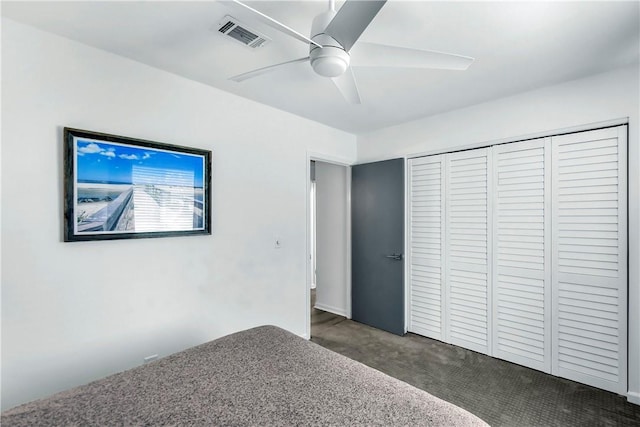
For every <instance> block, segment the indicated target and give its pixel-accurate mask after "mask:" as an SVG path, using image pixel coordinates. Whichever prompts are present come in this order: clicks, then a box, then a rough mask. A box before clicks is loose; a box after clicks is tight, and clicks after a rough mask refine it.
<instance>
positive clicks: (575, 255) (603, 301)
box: [552, 126, 627, 394]
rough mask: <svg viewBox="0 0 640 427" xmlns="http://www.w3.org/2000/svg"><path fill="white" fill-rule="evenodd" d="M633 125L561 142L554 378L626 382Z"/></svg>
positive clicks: (602, 384)
mask: <svg viewBox="0 0 640 427" xmlns="http://www.w3.org/2000/svg"><path fill="white" fill-rule="evenodd" d="M626 136H627V129H626V126H620V127H617V128H608V129H601V130H595V131H589V132H581V133H577V134H570V135H563V136H558V137H554V138H553V140H552V145H553V219H554V223H553V291H554V299H553V317H554V330H553V369H552V372H553V374H554V375H558V376H561V377H565V378H569V379H573V380H576V381H580V382H583V383H586V384H590V385H593V386H595V387H599V388H603V389H605V390H609V391H613V392H616V393H620V394H622V393H625V392H626V387H627V385H626V380H627V372H626V367H627V359H626V358H627V341H626V335H627V293H626V292H627V218H626V215H627V199H626V197H627V184H626V165H627V160H626V149H627V143H626Z"/></svg>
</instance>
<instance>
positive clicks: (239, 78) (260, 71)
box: [229, 56, 309, 82]
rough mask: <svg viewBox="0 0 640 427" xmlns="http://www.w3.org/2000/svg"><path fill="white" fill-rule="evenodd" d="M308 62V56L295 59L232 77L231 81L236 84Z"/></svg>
mask: <svg viewBox="0 0 640 427" xmlns="http://www.w3.org/2000/svg"><path fill="white" fill-rule="evenodd" d="M307 61H309V57H308V56H307V57H305V58H298V59H293V60H291V61H287V62H281V63H280V64H275V65H269V66H268V67H263V68H258V69H257V70H253V71H248V72H246V73H242V74H238V75H237V76H233V77H230V78H229V80H233V81H235V82H241V81H243V80H247V79H250V78H252V77H256V76H259V75H261V74H266V73H270V72H271V71H275V70H277V69H279V68H281V67H284V66H287V65H292V64H298V63H300V62H307Z"/></svg>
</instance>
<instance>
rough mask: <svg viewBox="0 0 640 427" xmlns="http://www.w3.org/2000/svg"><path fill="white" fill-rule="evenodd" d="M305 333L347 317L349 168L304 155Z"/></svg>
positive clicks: (310, 334) (348, 282)
mask: <svg viewBox="0 0 640 427" xmlns="http://www.w3.org/2000/svg"><path fill="white" fill-rule="evenodd" d="M308 170H309V182H308V187H307V188H308V193H307V194H308V205H307V206H308V218H307V231H308V245H309V246H308V249H307V250H308V266H309V268H308V274H307V278H308V283H307V294H308V298H307V302H308V310H309V311H308V312H309V317H308V318H309V329H308V334H309V335H308V336H309V337H311V336H313V328H316V327H327V326H330V325H333V324H335V323H337V322H340V321H343V320H345V319H346V318H350V317H351V242H350V240H351V237H350V236H351V220H350V218H351V207H350V191H351V169H350V167H349V166H348V165H346V164H341V163H336V162H332V161H326V160H323V159H318V158H310V159H309V168H308Z"/></svg>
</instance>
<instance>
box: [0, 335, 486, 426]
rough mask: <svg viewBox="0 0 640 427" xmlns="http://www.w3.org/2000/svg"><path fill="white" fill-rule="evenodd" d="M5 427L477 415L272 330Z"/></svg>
mask: <svg viewBox="0 0 640 427" xmlns="http://www.w3.org/2000/svg"><path fill="white" fill-rule="evenodd" d="M1 422H2V426H4V427H10V426H40V425H43V426H44V425H46V426H70V425H77V426H88V425H99V426H113V425H154V426H155V425H185V426H187V425H189V426H192V425H224V426H238V425H259V426H290V425H305V426H306V425H335V426H353V425H384V426H391V425H403V426H417V425H438V426H481V425H486V424H485V423H484V422H483V421H482V420H480V419H479V418H477V417H475V416H474V415H471V414H470V413H468V412H467V411H465V410H463V409H461V408H458V407H457V406H454V405H452V404H450V403H448V402H445V401H443V400H440V399H438V398H436V397H434V396H432V395H430V394H428V393H426V392H424V391H422V390H419V389H417V388H415V387H412V386H410V385H408V384H406V383H404V382H401V381H399V380H396V379H395V378H391V377H389V376H387V375H385V374H383V373H381V372H379V371H376V370H374V369H372V368H369V367H367V366H365V365H363V364H361V363H359V362H356V361H353V360H351V359H348V358H346V357H344V356H342V355H340V354H337V353H334V352H332V351H330V350H327V349H325V348H323V347H320V346H318V345H316V344H314V343H312V342H309V341H306V340H304V339H302V338H300V337H298V336H296V335H293V334H291V333H289V332H287V331H285V330H283V329H280V328H277V327H275V326H261V327H258V328H253V329H249V330H247V331H243V332H238V333H235V334H232V335H228V336H226V337H222V338H220V339H217V340H214V341H211V342H209V343H206V344H202V345H199V346H197V347H193V348H190V349H188V350H185V351H182V352H180V353H176V354H174V355H171V356H168V357H166V358H163V359H160V360H158V361H156V362H152V363H150V364H148V365H144V366H140V367H138V368H134V369H131V370H128V371H125V372H121V373H119V374H115V375H111V376H109V377H107V378H104V379H101V380H98V381H94V382H92V383H89V384H87V385H84V386H81V387H77V388H74V389H71V390H68V391H64V392H61V393H57V394H55V395H53V396H51V397H49V398H46V399H42V400H37V401H34V402H31V403H27V404H24V405H21V406H18V407H15V408H13V409H10V410H8V411H5V412H4V413H2V417H1Z"/></svg>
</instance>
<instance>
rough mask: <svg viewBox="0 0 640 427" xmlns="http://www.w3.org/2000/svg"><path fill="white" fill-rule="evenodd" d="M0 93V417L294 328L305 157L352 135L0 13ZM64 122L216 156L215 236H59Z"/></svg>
mask: <svg viewBox="0 0 640 427" xmlns="http://www.w3.org/2000/svg"><path fill="white" fill-rule="evenodd" d="M2 89H3V91H2V151H3V153H2V154H3V156H2V172H1V175H2V177H1V180H2V407H3V409H7V408H9V407H11V406H13V405H16V404H18V403H21V402H24V401H27V400H30V399H34V398H38V397H42V396H46V395H48V394H50V393H52V392H55V391H58V390H63V389H66V388H68V387H71V386H74V385H78V384H82V383H86V382H88V381H90V380H93V379H96V378H99V377H102V376H104V375H106V374H109V373H112V372H115V371H119V370H123V369H126V368H130V367H133V366H136V365H140V364H141V363H142V358H143V357H145V356H147V355H151V354H155V353H158V354H159V355H160V356H164V355H167V354H169V353H172V352H175V351H178V350H181V349H184V348H186V347H189V346H192V345H195V344H198V343H202V342H205V341H208V340H211V339H214V338H217V337H219V336H221V335H224V334H227V333H230V332H234V331H237V330H241V329H244V328H249V327H252V326H255V325H259V324H265V323H269V324H275V325H278V326H281V327H284V328H286V329H288V330H290V331H292V332H294V333H297V334H300V335H303V334H304V333H305V331H306V327H307V323H308V319H307V318H306V313H307V310H308V307H307V305H308V303H307V301H306V295H307V289H306V261H307V260H306V259H305V253H306V210H307V206H306V200H307V195H306V188H307V181H308V178H307V161H308V160H307V152H308V151H310V150H311V151H313V152H318V153H326V154H327V155H329V156H337V157H341V158H346V159H351V161H355V157H356V141H355V137H354V136H352V135H350V134H347V133H344V132H341V131H337V130H334V129H331V128H328V127H326V126H323V125H320V124H317V123H314V122H311V121H308V120H306V119H302V118H299V117H297V116H293V115H290V114H288V113H283V112H281V111H279V110H276V109H273V108H269V107H266V106H263V105H260V104H257V103H254V102H251V101H248V100H245V99H243V98H239V97H236V96H234V95H231V94H228V93H225V92H222V91H219V90H216V89H213V88H211V87H208V86H205V85H202V84H200V83H196V82H193V81H189V80H186V79H183V78H180V77H177V76H175V75H172V74H169V73H166V72H162V71H159V70H156V69H153V68H150V67H148V66H146V65H142V64H140V63H137V62H134V61H131V60H128V59H124V58H121V57H118V56H115V55H112V54H109V53H106V52H103V51H100V50H97V49H94V48H90V47H88V46H85V45H82V44H79V43H76V42H72V41H69V40H67V39H64V38H61V37H58V36H53V35H50V34H47V33H44V32H41V31H39V30H35V29H33V28H31V27H27V26H24V25H22V24H18V23H15V22H13V21H10V20H7V19H3V20H2ZM256 117H259V118H260V119H259V120H256V119H255V118H256ZM64 126H70V127H76V128H81V129H88V130H95V131H100V132H106V133H113V134H118V135H125V136H130V137H138V138H144V139H150V140H156V141H160V142H167V143H173V144H179V145H187V146H193V147H198V148H204V149H211V150H213V199H212V206H213V221H212V226H213V235H212V236H197V237H180V238H163V239H140V240H120V241H104V242H76V243H63V242H62V211H63V207H62V182H63V173H62V128H63V127H64ZM276 236H279V237H280V238H281V240H282V248H281V249H275V247H274V240H275V237H276Z"/></svg>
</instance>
